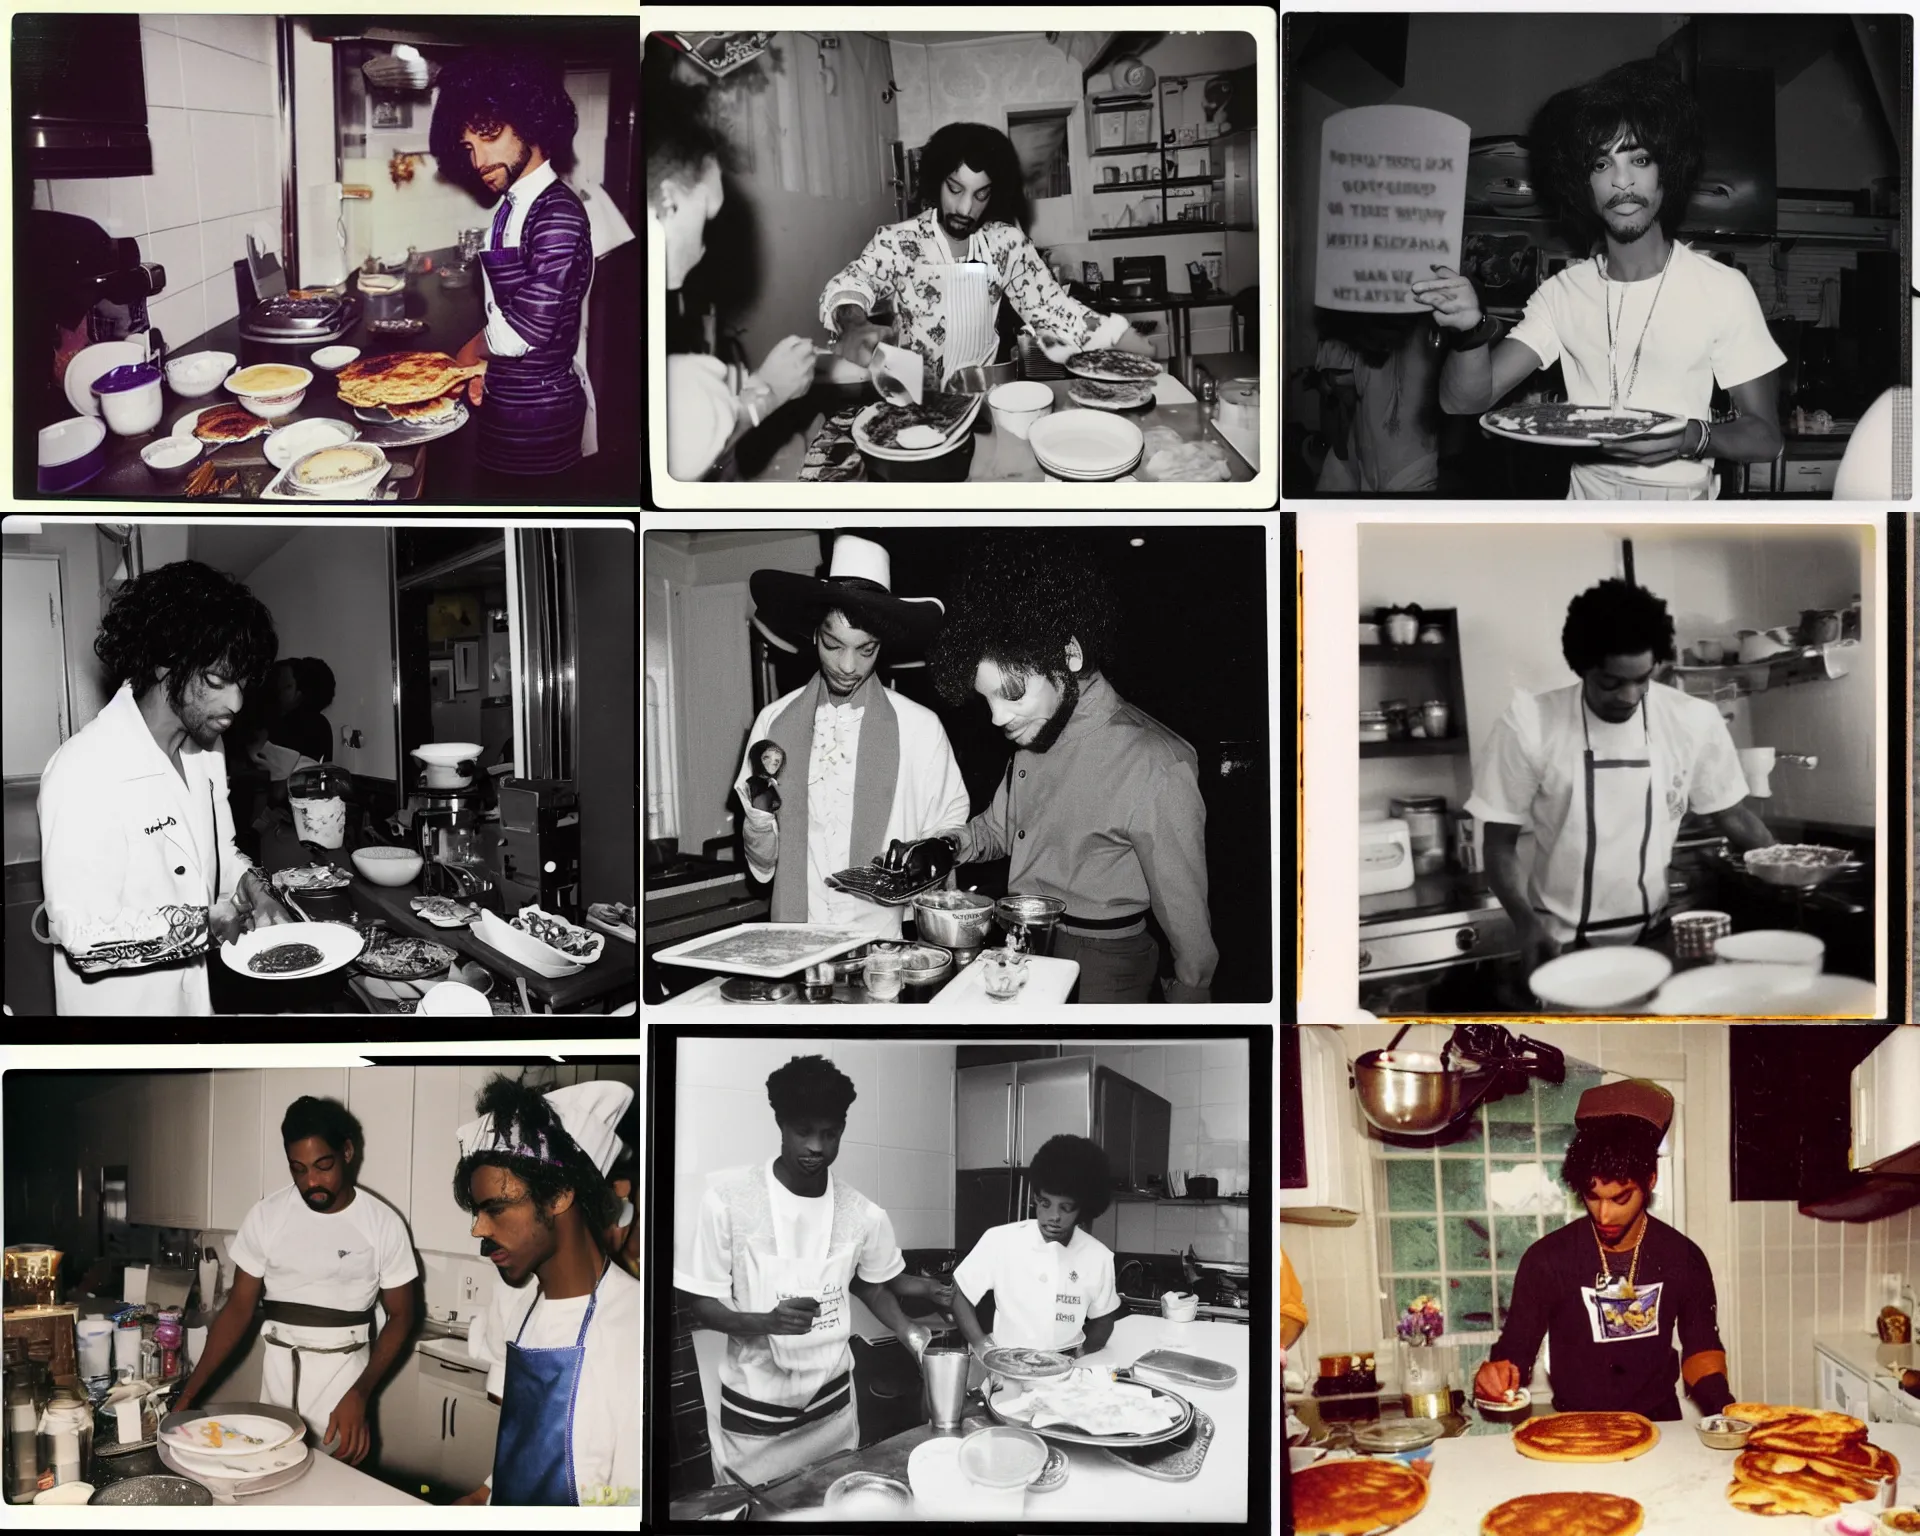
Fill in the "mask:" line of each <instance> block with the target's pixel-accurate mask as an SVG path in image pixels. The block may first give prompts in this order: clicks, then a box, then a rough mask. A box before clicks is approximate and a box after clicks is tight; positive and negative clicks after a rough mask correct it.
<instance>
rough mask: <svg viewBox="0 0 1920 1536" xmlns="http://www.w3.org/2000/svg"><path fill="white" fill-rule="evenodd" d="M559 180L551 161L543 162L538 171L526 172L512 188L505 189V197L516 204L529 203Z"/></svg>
mask: <svg viewBox="0 0 1920 1536" xmlns="http://www.w3.org/2000/svg"><path fill="white" fill-rule="evenodd" d="M559 179H560V177H559V174H558V173H557V172H556V171H555V170H554V168H553V162H552V161H551V160H547V161H543V162H542V163H541V166H540V168H539V169H538V170H535V171H528V172H527V174H526V175H524V176H522V177H521V178H520V179H519V180H518V181H516V182H515V183H514V184H513V185H512V186H510V187H508V188H507V196H508V197H510V198H512V199H513V201H514V202H515V203H516V204H524V203H531V202H532V201H533V200H534V199H535V198H536V197H538V196H539V195H540V194H541V193H542V192H544V191H546V190H547V188H548V187H550V186H552V185H553V184H554V183H555V182H556V181H558V180H559Z"/></svg>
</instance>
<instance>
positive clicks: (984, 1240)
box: [953, 1220, 1120, 1349]
mask: <svg viewBox="0 0 1920 1536" xmlns="http://www.w3.org/2000/svg"><path fill="white" fill-rule="evenodd" d="M953 1283H954V1284H955V1285H956V1286H958V1287H959V1288H960V1290H961V1291H962V1292H963V1293H964V1294H965V1296H966V1298H967V1300H968V1301H969V1302H972V1303H975V1304H977V1303H978V1302H979V1300H980V1298H981V1297H983V1296H985V1295H986V1294H987V1292H988V1291H992V1292H993V1341H994V1343H995V1344H996V1345H1000V1346H1002V1347H1004V1348H1007V1349H1071V1348H1072V1347H1073V1346H1074V1345H1076V1344H1079V1343H1082V1342H1083V1341H1084V1340H1085V1339H1086V1336H1087V1335H1086V1328H1085V1324H1086V1320H1087V1319H1088V1318H1090V1317H1105V1316H1106V1315H1107V1314H1108V1313H1109V1312H1115V1311H1118V1310H1119V1307H1120V1292H1119V1290H1118V1289H1117V1288H1116V1287H1115V1285H1114V1282H1113V1250H1112V1249H1111V1248H1109V1247H1108V1246H1107V1245H1106V1244H1105V1243H1103V1242H1101V1241H1100V1239H1099V1238H1097V1237H1095V1236H1094V1235H1093V1234H1092V1233H1090V1232H1088V1231H1087V1230H1086V1229H1085V1228H1084V1227H1075V1228H1074V1229H1073V1236H1072V1237H1070V1238H1069V1239H1068V1240H1067V1241H1066V1242H1065V1243H1050V1242H1048V1241H1047V1240H1046V1238H1045V1236H1043V1235H1042V1233H1041V1231H1040V1223H1039V1222H1038V1221H1031V1220H1030V1221H1010V1222H1008V1223H1007V1224H1006V1225H1005V1226H1003V1227H989V1228H988V1229H987V1230H986V1231H985V1232H983V1233H982V1234H981V1235H980V1241H979V1242H977V1243H975V1244H974V1245H973V1252H971V1253H969V1254H968V1255H967V1256H966V1257H965V1258H964V1259H962V1260H961V1261H960V1263H959V1264H958V1265H957V1266H956V1267H955V1269H954V1271H953Z"/></svg>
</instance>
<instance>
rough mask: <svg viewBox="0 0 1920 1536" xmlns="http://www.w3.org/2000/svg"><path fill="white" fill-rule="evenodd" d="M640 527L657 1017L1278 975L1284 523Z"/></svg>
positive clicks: (987, 1010) (1122, 993)
mask: <svg viewBox="0 0 1920 1536" xmlns="http://www.w3.org/2000/svg"><path fill="white" fill-rule="evenodd" d="M642 544H643V565H644V580H645V585H646V597H645V636H646V669H647V675H646V711H647V713H646V731H645V736H646V742H647V756H646V763H645V786H646V802H647V830H646V898H645V904H646V927H647V931H646V937H645V957H644V966H643V968H644V972H645V974H644V976H643V978H642V987H643V991H644V1002H645V1004H646V1007H647V1012H648V1014H649V1015H650V1016H651V1015H654V1014H656V1013H657V1014H658V1015H659V1017H661V1018H662V1019H663V1020H664V1019H667V1018H677V1017H680V1016H681V1015H683V1014H684V1013H685V1012H686V1011H687V1010H691V1009H699V1008H716V1007H717V1008H729V1009H738V1008H740V1007H753V1008H769V1007H771V1008H784V1009H787V1010H788V1011H789V1012H788V1017H801V1016H806V1017H814V1016H815V1015H810V1014H805V1013H804V1010H808V1009H812V1008H818V1007H829V1006H835V1005H839V1006H875V1005H879V1006H890V1007H894V1008H901V1007H906V1006H911V1005H919V1004H927V1005H931V1006H933V1007H935V1008H938V1009H949V1008H961V1009H964V1010H967V1011H968V1013H969V1016H970V1017H972V1018H975V1019H985V1018H991V1017H996V1016H998V1015H1000V1014H1002V1013H1005V1014H1009V1015H1021V1016H1023V1017H1026V1018H1029V1019H1031V1018H1033V1017H1035V1016H1045V1015H1049V1014H1051V1015H1053V1016H1056V1017H1059V1018H1062V1019H1065V1018H1068V1017H1071V1011H1070V1010H1071V1009H1072V1008H1075V1007H1078V1006H1079V1005H1095V1006H1099V1007H1104V1008H1116V1007H1118V1008H1127V1007H1136V1006H1141V1005H1148V1004H1164V1005H1167V1006H1170V1007H1172V1008H1175V1009H1202V1008H1204V1007H1205V1006H1206V1005H1213V1004H1230V1005H1266V1004H1270V1003H1271V1002H1272V1000H1273V997H1274V981H1273V976H1274V970H1273V967H1274V953H1273V938H1274V913H1275V911H1276V910H1277V908H1276V905H1275V902H1276V898H1277V889H1276V881H1277V873H1276V864H1275V862H1274V855H1273V852H1272V850H1273V847H1274V843H1273V839H1274V822H1273V806H1272V794H1273V789H1272V784H1273V780H1272V776H1271V758H1270V753H1271V742H1272V739H1273V737H1272V712H1273V708H1274V697H1273V685H1272V671H1271V659H1270V657H1271V653H1270V645H1271V643H1272V642H1271V638H1270V637H1271V636H1272V635H1273V634H1274V632H1275V631H1274V625H1275V622H1276V621H1275V618H1274V612H1275V609H1274V604H1275V603H1277V601H1278V594H1277V592H1276V591H1274V590H1273V585H1272V584H1273V583H1274V582H1275V581H1276V580H1277V576H1276V574H1275V572H1274V562H1275V560H1276V558H1277V539H1276V535H1275V533H1274V532H1273V530H1272V529H1271V528H1270V527H1269V526H1267V525H1265V524H1263V523H1261V522H1258V521H1248V522H1244V523H1240V524H1234V523H1230V522H1222V523H1220V524H1217V525H1205V524H1198V523H1192V522H1189V523H1180V524H1173V525H1167V524H1159V523H1148V522H1144V521H1143V522H1138V523H1130V524H1124V525H1119V526H1082V525H1079V524H1074V525H1067V524H1060V525H1055V526H1047V527H1037V528H1021V529H1010V528H1007V527H1006V526H1004V524H1002V523H999V522H983V523H980V524H978V525H972V526H965V525H962V526H949V527H926V526H922V527H915V528H907V527H902V526H897V525H896V526H887V527H870V526H857V525H856V526H846V527H841V528H837V529H832V530H806V531H801V530H797V529H778V528H763V529H752V528H745V529H741V528H719V527H710V528H692V529H685V530H676V529H663V528H661V527H660V526H658V524H657V523H650V524H649V525H648V527H647V529H646V530H645V531H644V533H643V540H642ZM909 925H911V927H909ZM696 1016H697V1015H696ZM764 1016H765V1015H763V1017H764ZM1190 1016H1191V1017H1195V1018H1199V1017H1202V1016H1204V1015H1203V1014H1201V1013H1193V1014H1191V1015H1190ZM1267 1016H1268V1017H1270V1015H1267Z"/></svg>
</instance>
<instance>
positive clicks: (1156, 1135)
mask: <svg viewBox="0 0 1920 1536" xmlns="http://www.w3.org/2000/svg"><path fill="white" fill-rule="evenodd" d="M1172 1136H1173V1102H1172V1100H1170V1099H1164V1098H1162V1097H1161V1096H1160V1095H1159V1094H1157V1093H1155V1092H1154V1091H1153V1090H1152V1089H1150V1088H1142V1087H1140V1086H1139V1085H1138V1084H1135V1085H1134V1090H1133V1178H1134V1183H1135V1184H1136V1185H1137V1186H1140V1187H1144V1188H1152V1187H1153V1185H1154V1184H1155V1183H1159V1184H1162V1185H1164V1184H1165V1183H1166V1182H1167V1147H1168V1142H1169V1141H1170V1140H1171V1139H1172Z"/></svg>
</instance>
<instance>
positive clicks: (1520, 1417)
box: [1473, 1387, 1533, 1424]
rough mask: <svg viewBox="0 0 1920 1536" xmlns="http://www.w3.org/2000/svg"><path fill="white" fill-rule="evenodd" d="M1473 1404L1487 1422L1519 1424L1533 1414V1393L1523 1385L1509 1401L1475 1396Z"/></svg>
mask: <svg viewBox="0 0 1920 1536" xmlns="http://www.w3.org/2000/svg"><path fill="white" fill-rule="evenodd" d="M1473 1406H1474V1407H1476V1408H1478V1409H1479V1410H1480V1415H1481V1417H1482V1418H1484V1419H1485V1420H1486V1421H1487V1422H1488V1423H1489V1424H1519V1423H1522V1422H1524V1421H1525V1420H1526V1419H1528V1418H1530V1417H1531V1416H1532V1414H1533V1394H1532V1393H1531V1392H1529V1391H1528V1390H1527V1389H1526V1388H1525V1387H1522V1388H1520V1390H1519V1391H1517V1392H1516V1393H1514V1395H1513V1400H1512V1401H1511V1402H1500V1403H1494V1402H1489V1401H1488V1400H1487V1399H1486V1398H1484V1397H1476V1398H1475V1399H1474V1400H1473Z"/></svg>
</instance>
